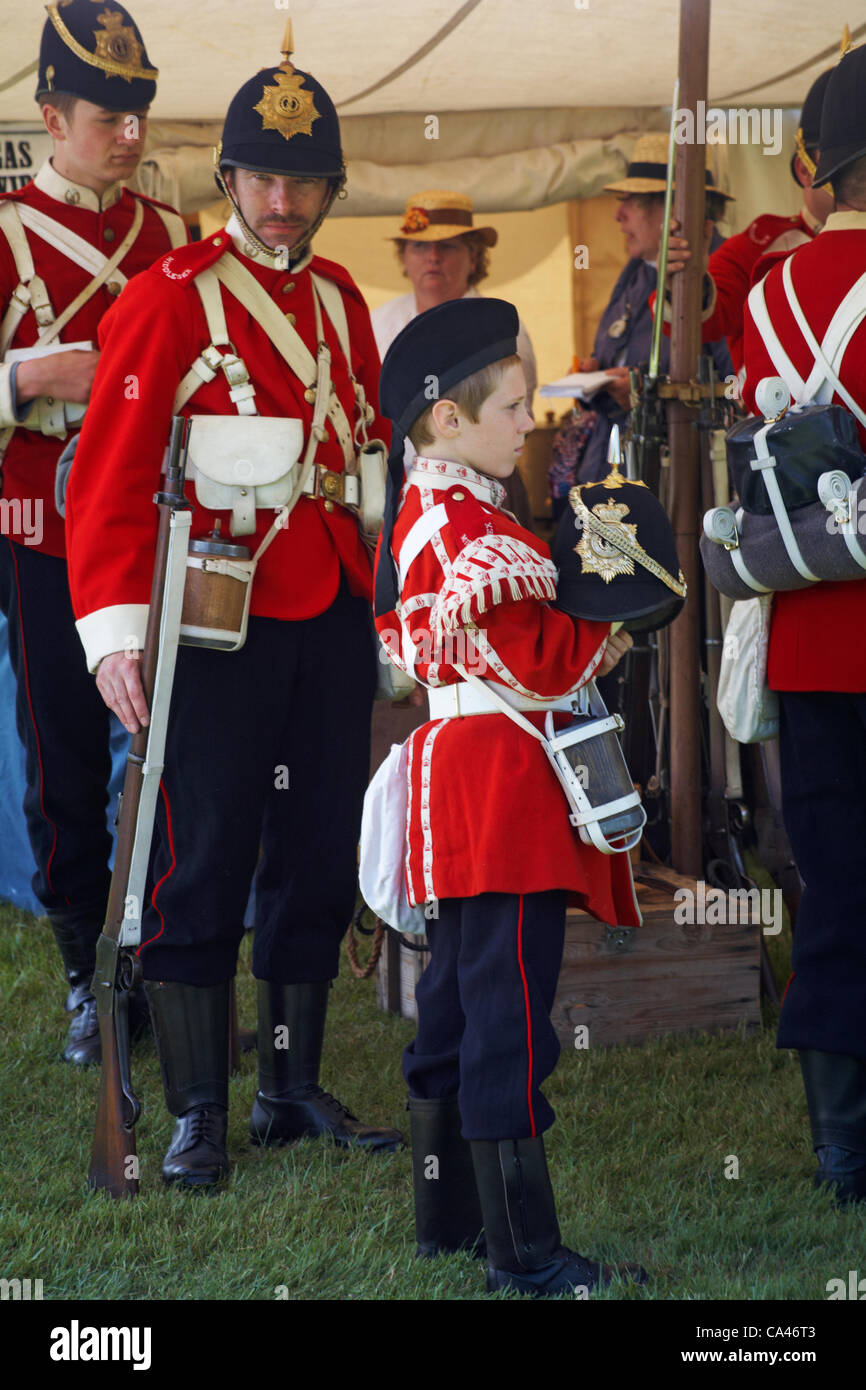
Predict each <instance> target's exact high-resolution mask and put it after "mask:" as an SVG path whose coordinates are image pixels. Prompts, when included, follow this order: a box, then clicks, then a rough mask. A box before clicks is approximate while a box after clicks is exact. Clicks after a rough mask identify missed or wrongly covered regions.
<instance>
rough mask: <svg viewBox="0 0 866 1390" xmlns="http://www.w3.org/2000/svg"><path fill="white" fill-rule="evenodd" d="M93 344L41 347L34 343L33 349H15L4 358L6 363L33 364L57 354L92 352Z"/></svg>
mask: <svg viewBox="0 0 866 1390" xmlns="http://www.w3.org/2000/svg"><path fill="white" fill-rule="evenodd" d="M92 351H93V343H48V344H47V345H46V346H45V347H40V345H39V344H38V343H34V344H33V346H32V347H27V348H13V349H12V351H11V352H7V354H6V356H5V357H4V358H3V361H4V362H32V361H33V358H34V357H50V356H51V355H52V353H55V352H92Z"/></svg>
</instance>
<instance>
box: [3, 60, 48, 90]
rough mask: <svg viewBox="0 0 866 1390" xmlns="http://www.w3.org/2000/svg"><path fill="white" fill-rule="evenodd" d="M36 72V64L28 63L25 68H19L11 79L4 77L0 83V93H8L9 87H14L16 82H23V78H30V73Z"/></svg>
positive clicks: (37, 65) (37, 69) (37, 66)
mask: <svg viewBox="0 0 866 1390" xmlns="http://www.w3.org/2000/svg"><path fill="white" fill-rule="evenodd" d="M38 71H39V64H38V63H28V64H27V66H26V68H21V70H20V71H19V72H13V74H12V76H11V77H5V78H4V79H3V81H2V82H0V92H8V90H9V88H10V87H14V86H15V85H16V83H18V82H23V81H24V79H25V77H30V75H31V73H34V72H38Z"/></svg>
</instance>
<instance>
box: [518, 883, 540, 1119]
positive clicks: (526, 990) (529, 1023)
mask: <svg viewBox="0 0 866 1390" xmlns="http://www.w3.org/2000/svg"><path fill="white" fill-rule="evenodd" d="M517 964H518V965H519V966H520V978H521V980H522V981H523V1004H524V1008H525V1009H526V1053H527V1058H528V1062H529V1065H528V1074H527V1078H526V1105H527V1108H528V1110H529V1125H530V1128H531V1130H532V1137H533V1139H534V1138H535V1135H536V1129H535V1114H534V1112H533V1109H532V1013H531V1011H530V1007H529V985H528V983H527V980H526V971H525V970H524V968H523V894H522V893H521V895H520V907H519V909H518V912H517Z"/></svg>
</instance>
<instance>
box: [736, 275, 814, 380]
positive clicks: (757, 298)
mask: <svg viewBox="0 0 866 1390" xmlns="http://www.w3.org/2000/svg"><path fill="white" fill-rule="evenodd" d="M748 304H749V312H750V313H751V315H752V318H753V319H754V321H755V327H756V328H757V330H758V332H759V333H760V335H761V340H762V341H763V344H764V347H765V348H766V349H767V352H768V353H769V355H770V360H771V361H772V363H773V366H774V367H775V368H776V371H777V372H778V373H779V376H780V377H781V378H782V380H783V381H784V383H785V385H786V386H787V388H788V391H789V392H790V394H791V397H792V399H793V400H795V401H802V400H804V399H805V397H804V394H803V393H804V390H805V387H806V383H805V381H804V380H803V378H802V377H801V376H800V373H799V372H798V371H797V368H796V367H795V366H794V364H793V362H792V361H791V359H790V357H789V356H788V354H787V352H786V351H785V349H784V348H783V347H782V344H781V341H780V339H779V335H778V333H777V332H776V330H775V328H774V327H773V321H772V319H771V318H770V311H769V310H768V308H767V300H766V298H765V295H764V281H763V280H759V281H758V283H757V285H755V286H753V288H752V289H751V290H750V292H749V300H748Z"/></svg>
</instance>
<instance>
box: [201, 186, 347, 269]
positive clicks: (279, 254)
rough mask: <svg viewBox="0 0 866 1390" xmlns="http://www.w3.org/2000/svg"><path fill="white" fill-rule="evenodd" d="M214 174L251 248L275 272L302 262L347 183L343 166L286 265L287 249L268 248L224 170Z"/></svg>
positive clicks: (294, 246) (295, 245)
mask: <svg viewBox="0 0 866 1390" xmlns="http://www.w3.org/2000/svg"><path fill="white" fill-rule="evenodd" d="M214 173H215V175H216V180H217V183H218V184H219V186H220V188H221V189H222V192H223V193H224V194H225V196H226V198H228V200H229V202H230V203H231V205H232V207H233V208H234V212H235V216H236V217H237V219H238V221H239V222H240V224H241V226H242V227H243V230H244V236H245V237H246V238H247V240H248V241H249V243H250V245H251V246H254V247H255V248H256V250H257V251H258V252H259V253H260V254H261V255H263V256H265V257H267V259H268V260H269V261H270V263H271V264H272V266H273V268H274V269H275V270H285V269H288V268H289V267H290V266H292V265H293V264H294V263H295V262H296V261H298V260H300V258H301V255H302V254H303V252H304V251H305V250H306V248H307V246H308V245H309V244H310V242H311V241H312V239H313V237H314V236H315V234H316V232H317V231H318V230H319V228H320V227H321V225H322V223H323V222H324V220H325V218H326V217H327V215H328V213H329V212H330V211H331V208H332V207H333V204H334V199H335V198H336V197H337V196H338V195H339V194H340V193H342V191H343V186H344V184H345V182H346V166H345V165H343V167H342V169H341V171H340V175H339V178H333V177H331V178H330V179H329V182H330V185H331V192H330V196H329V197H328V198H326V199H325V202H324V203H323V204H322V210H321V212H320V213H319V215H318V217H317V218H316V220H315V222H314V223H313V225H312V226H311V227H309V228H308V229H307V231H306V232H304V234H303V236H301V237H299V238H298V240H297V241H296V242H293V244H292V245H291V246H290V247H288V263H287V264H286V248H285V247H280V249H279V250H275V249H274V247H273V246H267V245H266V244H265V242H263V241H262V240H261V238H260V237H257V236H256V234H255V232H254V231H253V229H252V227H251V226H250V225H249V223H248V222H247V220H246V218H245V217H244V215H243V213H242V212H241V209H240V204H239V203H238V200H237V198H235V197H234V195H233V194H232V191H231V189H230V188H229V186H228V182H227V180H226V178H225V175H224V174H223V171H222V169H221V168H220V167H219V166H217V167H216V169H215V170H214Z"/></svg>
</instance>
